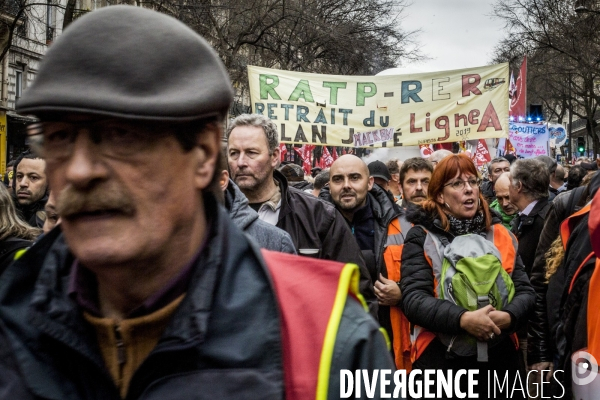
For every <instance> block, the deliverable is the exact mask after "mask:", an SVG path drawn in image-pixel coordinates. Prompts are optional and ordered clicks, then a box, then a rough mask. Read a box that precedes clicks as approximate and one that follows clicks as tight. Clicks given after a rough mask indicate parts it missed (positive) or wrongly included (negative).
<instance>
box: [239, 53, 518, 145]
mask: <svg viewBox="0 0 600 400" xmlns="http://www.w3.org/2000/svg"><path fill="white" fill-rule="evenodd" d="M248 78H249V80H250V99H251V101H252V109H253V111H254V112H255V113H258V114H264V115H266V116H268V117H269V118H270V119H272V120H273V121H275V122H276V123H277V124H278V126H279V133H280V140H281V142H283V143H299V144H302V143H311V144H316V145H328V146H348V147H365V146H374V147H382V146H383V147H392V146H411V145H419V144H427V143H441V142H457V141H463V140H473V139H487V138H499V137H508V64H497V65H491V66H487V67H477V68H468V69H461V70H454V71H441V72H429V73H421V74H410V75H383V76H344V75H321V74H309V73H301V72H291V71H282V70H276V69H269V68H262V67H253V66H248Z"/></svg>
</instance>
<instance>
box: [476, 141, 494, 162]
mask: <svg viewBox="0 0 600 400" xmlns="http://www.w3.org/2000/svg"><path fill="white" fill-rule="evenodd" d="M472 158H473V160H474V161H475V164H477V166H480V165H483V164H485V163H488V162H490V161H492V157H491V155H490V152H489V150H488V147H487V144H486V143H485V139H479V143H477V147H476V148H475V152H474V154H473V157H472Z"/></svg>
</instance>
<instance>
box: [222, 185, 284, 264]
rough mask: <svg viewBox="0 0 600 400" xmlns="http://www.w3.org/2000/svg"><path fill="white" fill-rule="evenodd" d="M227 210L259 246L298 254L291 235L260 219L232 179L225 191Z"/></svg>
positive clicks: (233, 219)
mask: <svg viewBox="0 0 600 400" xmlns="http://www.w3.org/2000/svg"><path fill="white" fill-rule="evenodd" d="M225 208H227V210H228V211H229V217H230V218H231V220H232V221H233V223H234V224H236V225H237V227H238V228H240V229H241V230H242V231H244V233H246V234H247V235H248V237H250V238H251V239H252V240H255V241H256V243H258V245H259V246H260V247H261V248H263V249H267V250H273V251H280V252H282V253H290V254H296V249H295V248H294V243H292V238H291V237H290V235H289V234H288V233H287V232H285V231H283V230H281V229H279V228H277V227H275V226H273V225H271V224H269V223H268V222H265V221H262V220H260V219H259V218H258V213H257V212H256V211H254V210H253V209H252V208H251V207H250V206H249V205H248V199H247V198H246V196H244V193H242V191H241V190H240V189H239V188H238V187H237V185H236V184H235V183H234V182H233V181H232V180H231V179H230V180H229V185H227V190H226V191H225Z"/></svg>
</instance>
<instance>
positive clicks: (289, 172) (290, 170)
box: [280, 164, 304, 182]
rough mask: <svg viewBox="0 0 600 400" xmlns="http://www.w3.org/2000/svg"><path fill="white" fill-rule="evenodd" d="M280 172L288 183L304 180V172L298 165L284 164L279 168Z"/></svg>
mask: <svg viewBox="0 0 600 400" xmlns="http://www.w3.org/2000/svg"><path fill="white" fill-rule="evenodd" d="M280 171H281V173H282V174H283V175H284V176H285V178H286V179H287V180H288V181H289V182H298V181H303V180H304V170H303V169H302V167H301V166H299V165H298V164H286V165H284V166H283V167H281V169H280Z"/></svg>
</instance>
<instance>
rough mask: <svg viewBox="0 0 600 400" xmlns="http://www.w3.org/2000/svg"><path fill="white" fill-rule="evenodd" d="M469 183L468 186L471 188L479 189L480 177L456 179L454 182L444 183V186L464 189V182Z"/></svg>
mask: <svg viewBox="0 0 600 400" xmlns="http://www.w3.org/2000/svg"><path fill="white" fill-rule="evenodd" d="M467 183H468V184H469V186H470V187H471V188H472V189H475V188H477V189H479V185H481V179H477V178H470V179H469V180H466V181H463V180H460V179H459V180H456V181H454V182H450V183H446V184H445V185H444V187H445V186H452V189H454V190H464V189H465V184H467Z"/></svg>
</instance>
